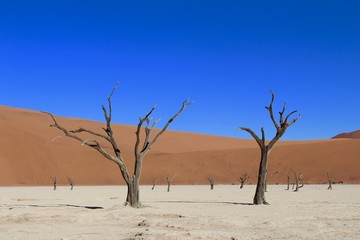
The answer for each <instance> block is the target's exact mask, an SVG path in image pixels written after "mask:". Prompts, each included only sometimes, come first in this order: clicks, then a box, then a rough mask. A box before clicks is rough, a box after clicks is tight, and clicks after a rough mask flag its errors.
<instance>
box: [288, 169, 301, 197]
mask: <svg viewBox="0 0 360 240" xmlns="http://www.w3.org/2000/svg"><path fill="white" fill-rule="evenodd" d="M291 171H292V172H293V174H294V178H295V190H294V192H298V191H299V189H300V188H302V187H303V186H304V183H303V182H302V178H303V176H302V174H301V172H300V170H299V171H298V173H296V172H295V171H294V170H292V169H291Z"/></svg>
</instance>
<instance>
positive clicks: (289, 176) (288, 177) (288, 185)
mask: <svg viewBox="0 0 360 240" xmlns="http://www.w3.org/2000/svg"><path fill="white" fill-rule="evenodd" d="M290 179H291V175H290V173H289V174H288V175H286V180H287V188H286V190H290Z"/></svg>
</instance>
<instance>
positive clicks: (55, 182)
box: [50, 176, 57, 191]
mask: <svg viewBox="0 0 360 240" xmlns="http://www.w3.org/2000/svg"><path fill="white" fill-rule="evenodd" d="M50 178H51V179H52V181H53V186H54V191H55V190H56V185H57V178H56V176H55V177H50Z"/></svg>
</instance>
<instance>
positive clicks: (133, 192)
mask: <svg viewBox="0 0 360 240" xmlns="http://www.w3.org/2000/svg"><path fill="white" fill-rule="evenodd" d="M118 84H119V83H117V84H116V85H115V87H114V88H113V89H112V91H111V93H110V95H109V97H108V109H107V108H106V107H105V106H104V105H103V106H102V110H103V112H104V117H105V120H106V127H104V128H103V130H104V131H105V133H104V134H102V133H99V132H95V131H93V130H89V129H85V128H82V127H80V128H78V129H76V130H68V129H66V128H65V127H63V126H62V125H60V124H59V123H58V122H57V120H56V119H55V117H54V115H53V114H51V113H48V112H44V113H46V114H48V115H50V117H51V118H52V120H53V122H54V123H53V124H51V125H50V126H51V127H55V128H58V129H59V130H60V131H62V132H63V133H64V135H65V136H66V137H70V138H73V139H75V140H77V141H79V142H81V144H82V145H86V146H88V147H91V148H93V149H95V150H97V151H98V152H99V153H101V154H102V155H103V156H104V157H105V158H106V159H108V160H110V161H112V162H114V163H115V164H116V165H117V166H118V167H119V169H120V173H121V175H122V177H123V179H124V180H125V182H126V185H127V190H128V192H127V196H126V203H125V204H126V205H129V206H131V207H134V208H138V207H141V203H140V200H139V182H140V176H141V169H142V163H143V159H144V157H145V156H146V155H147V154H148V152H149V151H150V149H151V148H152V147H153V146H154V144H155V143H156V142H157V141H158V140H159V138H160V137H161V136H162V135H163V134H164V132H165V131H166V130H167V129H168V127H169V126H170V124H171V123H172V122H173V121H174V119H175V118H177V117H178V116H179V114H180V113H181V112H182V111H183V110H184V109H185V108H187V107H188V106H189V105H190V104H191V102H190V101H189V100H188V99H187V100H186V101H184V102H183V103H182V106H181V108H180V110H178V111H177V112H176V113H175V114H174V115H173V116H172V117H171V118H170V119H169V120H168V121H167V123H166V124H165V126H164V127H163V128H162V129H161V130H159V131H158V132H157V133H156V134H155V136H154V137H153V138H151V133H152V131H153V130H154V128H155V126H156V124H157V123H158V121H159V120H157V121H154V122H152V119H151V114H152V113H153V111H154V110H155V108H156V107H155V106H154V107H153V108H152V109H151V110H150V111H149V112H148V113H147V114H146V115H145V117H139V123H138V125H137V129H136V142H135V147H134V155H135V166H134V172H133V174H131V173H130V172H129V169H128V167H127V166H126V164H125V161H124V158H123V155H122V153H121V150H120V147H119V146H118V144H117V141H116V139H115V136H114V132H113V130H112V127H111V120H112V103H111V97H112V95H113V94H114V92H115V90H116V88H117V86H118ZM143 125H145V127H143ZM142 129H143V130H144V131H145V134H144V135H143V136H144V139H143V140H142V141H141V137H140V136H141V134H140V132H141V130H142ZM83 133H86V134H89V135H90V136H92V137H93V139H91V138H84V137H83V135H79V134H83ZM99 139H105V140H106V141H107V142H109V143H110V144H111V146H112V150H113V153H111V152H109V151H107V150H105V148H103V147H102V146H101V145H100V143H99V141H98V140H99Z"/></svg>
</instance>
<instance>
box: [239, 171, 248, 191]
mask: <svg viewBox="0 0 360 240" xmlns="http://www.w3.org/2000/svg"><path fill="white" fill-rule="evenodd" d="M249 178H250V175H248V174H247V172H245V173H244V174H241V176H240V177H239V178H238V181H239V182H240V189H242V188H243V187H244V184H245V182H246V181H247V180H248V179H249Z"/></svg>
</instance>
